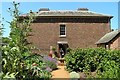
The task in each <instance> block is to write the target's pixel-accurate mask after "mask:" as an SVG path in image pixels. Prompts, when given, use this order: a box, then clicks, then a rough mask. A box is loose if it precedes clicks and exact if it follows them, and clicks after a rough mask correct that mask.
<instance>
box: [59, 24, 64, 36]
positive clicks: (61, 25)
mask: <svg viewBox="0 0 120 80" xmlns="http://www.w3.org/2000/svg"><path fill="white" fill-rule="evenodd" d="M63 26H64V27H65V28H64V29H65V30H64V33H65V35H61V27H63ZM59 36H60V37H66V25H65V24H60V26H59Z"/></svg>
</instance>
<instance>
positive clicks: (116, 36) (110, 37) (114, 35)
mask: <svg viewBox="0 0 120 80" xmlns="http://www.w3.org/2000/svg"><path fill="white" fill-rule="evenodd" d="M96 44H97V46H98V47H104V48H106V49H119V50H120V30H115V31H111V32H109V33H107V34H105V35H104V36H103V37H102V38H101V39H100V40H98V41H97V42H96Z"/></svg>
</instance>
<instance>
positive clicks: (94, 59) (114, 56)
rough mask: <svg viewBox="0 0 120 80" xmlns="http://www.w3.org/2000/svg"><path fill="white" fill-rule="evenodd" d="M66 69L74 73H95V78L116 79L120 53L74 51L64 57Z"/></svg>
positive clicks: (114, 51)
mask: <svg viewBox="0 0 120 80" xmlns="http://www.w3.org/2000/svg"><path fill="white" fill-rule="evenodd" d="M65 61H66V68H67V70H68V71H70V72H71V71H75V72H95V71H96V72H97V77H101V78H117V77H118V72H119V68H120V51H119V50H106V49H103V48H96V49H76V50H71V51H70V52H69V53H68V54H66V55H65Z"/></svg>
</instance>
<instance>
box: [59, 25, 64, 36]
mask: <svg viewBox="0 0 120 80" xmlns="http://www.w3.org/2000/svg"><path fill="white" fill-rule="evenodd" d="M60 35H65V25H60Z"/></svg>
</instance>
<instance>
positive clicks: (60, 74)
mask: <svg viewBox="0 0 120 80" xmlns="http://www.w3.org/2000/svg"><path fill="white" fill-rule="evenodd" d="M64 68H65V66H58V69H57V70H54V71H52V79H55V78H63V79H64V80H70V75H69V72H68V71H66V70H65V69H64ZM63 79H62V80H63Z"/></svg>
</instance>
